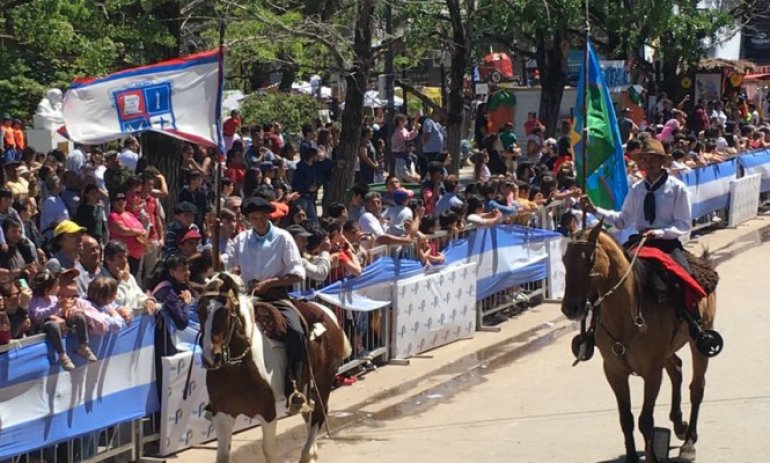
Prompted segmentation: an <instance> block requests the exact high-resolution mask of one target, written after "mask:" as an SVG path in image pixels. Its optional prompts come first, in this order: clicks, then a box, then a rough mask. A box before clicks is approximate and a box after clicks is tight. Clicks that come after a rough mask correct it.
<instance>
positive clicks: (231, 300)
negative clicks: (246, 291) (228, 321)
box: [227, 289, 238, 307]
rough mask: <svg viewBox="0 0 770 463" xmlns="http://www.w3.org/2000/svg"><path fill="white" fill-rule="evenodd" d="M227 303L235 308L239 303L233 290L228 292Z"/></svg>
mask: <svg viewBox="0 0 770 463" xmlns="http://www.w3.org/2000/svg"><path fill="white" fill-rule="evenodd" d="M227 302H228V304H230V305H231V306H233V307H235V305H236V304H237V303H238V298H236V297H235V292H234V291H233V290H232V289H230V290H228V291H227Z"/></svg>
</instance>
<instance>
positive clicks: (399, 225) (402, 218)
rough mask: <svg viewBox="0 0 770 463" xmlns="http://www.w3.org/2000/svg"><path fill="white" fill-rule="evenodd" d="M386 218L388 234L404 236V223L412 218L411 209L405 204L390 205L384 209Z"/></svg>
mask: <svg viewBox="0 0 770 463" xmlns="http://www.w3.org/2000/svg"><path fill="white" fill-rule="evenodd" d="M385 218H386V219H387V220H388V234H389V235H393V236H406V228H405V225H404V223H405V222H406V221H407V220H412V219H414V214H412V210H411V209H409V208H408V207H406V206H392V207H389V208H388V210H386V211H385Z"/></svg>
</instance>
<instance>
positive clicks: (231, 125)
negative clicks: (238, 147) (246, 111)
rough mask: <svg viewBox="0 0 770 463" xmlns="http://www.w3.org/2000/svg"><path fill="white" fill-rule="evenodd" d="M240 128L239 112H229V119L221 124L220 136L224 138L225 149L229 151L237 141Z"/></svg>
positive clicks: (234, 110)
mask: <svg viewBox="0 0 770 463" xmlns="http://www.w3.org/2000/svg"><path fill="white" fill-rule="evenodd" d="M240 127H241V112H240V111H238V110H237V109H233V110H232V111H230V117H229V118H227V120H225V122H224V124H222V135H223V136H224V137H225V149H227V150H229V149H230V148H232V146H233V142H235V141H236V140H237V138H236V137H238V130H239V128H240Z"/></svg>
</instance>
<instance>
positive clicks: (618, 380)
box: [604, 363, 639, 463]
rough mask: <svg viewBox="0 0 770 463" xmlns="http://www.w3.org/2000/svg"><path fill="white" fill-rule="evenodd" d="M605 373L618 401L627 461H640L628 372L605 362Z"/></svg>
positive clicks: (631, 462) (630, 462) (632, 462)
mask: <svg viewBox="0 0 770 463" xmlns="http://www.w3.org/2000/svg"><path fill="white" fill-rule="evenodd" d="M604 375H605V376H606V377H607V382H608V383H610V387H611V388H612V392H614V393H615V400H616V401H617V403H618V413H619V414H620V427H621V429H623V437H624V438H625V443H626V462H627V463H638V462H639V456H638V455H637V454H636V444H635V443H634V415H633V413H631V390H630V389H629V386H628V373H621V372H618V371H615V370H611V369H610V368H609V367H608V365H607V364H606V363H605V364H604Z"/></svg>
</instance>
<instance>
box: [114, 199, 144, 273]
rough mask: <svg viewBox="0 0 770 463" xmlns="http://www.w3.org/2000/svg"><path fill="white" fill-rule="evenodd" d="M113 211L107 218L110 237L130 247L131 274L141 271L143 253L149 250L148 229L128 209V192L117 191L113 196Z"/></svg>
mask: <svg viewBox="0 0 770 463" xmlns="http://www.w3.org/2000/svg"><path fill="white" fill-rule="evenodd" d="M111 205H112V212H110V215H109V217H108V218H107V226H108V228H109V230H110V239H111V240H112V241H120V242H122V243H123V244H125V245H126V248H127V249H128V263H129V266H130V268H131V274H132V275H136V274H137V272H138V271H139V263H140V260H141V258H142V255H143V254H144V253H145V251H146V250H147V244H149V243H148V241H147V230H146V229H145V228H144V225H143V224H142V223H141V222H140V221H139V219H137V218H136V216H135V215H134V214H132V213H130V212H128V211H127V210H126V194H125V193H117V194H116V195H114V196H113V197H112V202H111Z"/></svg>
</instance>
